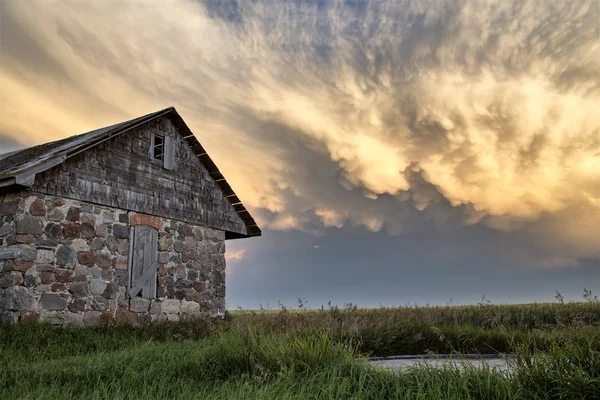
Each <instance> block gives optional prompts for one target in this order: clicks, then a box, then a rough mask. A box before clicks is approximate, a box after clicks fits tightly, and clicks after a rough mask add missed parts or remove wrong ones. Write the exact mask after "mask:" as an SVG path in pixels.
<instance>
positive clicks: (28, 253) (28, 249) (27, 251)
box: [19, 246, 38, 261]
mask: <svg viewBox="0 0 600 400" xmlns="http://www.w3.org/2000/svg"><path fill="white" fill-rule="evenodd" d="M37 253H38V249H36V248H35V247H33V246H21V255H20V256H19V259H20V260H23V261H35V259H36V258H37Z"/></svg>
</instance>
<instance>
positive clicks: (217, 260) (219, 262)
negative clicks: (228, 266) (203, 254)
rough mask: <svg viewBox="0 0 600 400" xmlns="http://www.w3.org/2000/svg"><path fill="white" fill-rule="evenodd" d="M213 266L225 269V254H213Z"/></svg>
mask: <svg viewBox="0 0 600 400" xmlns="http://www.w3.org/2000/svg"><path fill="white" fill-rule="evenodd" d="M212 263H213V266H214V267H215V268H217V269H220V270H224V269H225V255H224V254H213V256H212Z"/></svg>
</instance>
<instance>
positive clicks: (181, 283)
mask: <svg viewBox="0 0 600 400" xmlns="http://www.w3.org/2000/svg"><path fill="white" fill-rule="evenodd" d="M175 287H176V288H177V289H181V288H191V287H192V281H188V280H187V279H183V278H178V279H177V280H176V281H175Z"/></svg>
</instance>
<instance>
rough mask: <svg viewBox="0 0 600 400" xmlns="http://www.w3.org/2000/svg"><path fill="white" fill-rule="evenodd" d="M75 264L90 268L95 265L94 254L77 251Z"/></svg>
mask: <svg viewBox="0 0 600 400" xmlns="http://www.w3.org/2000/svg"><path fill="white" fill-rule="evenodd" d="M77 262H78V263H79V264H81V265H85V266H88V267H91V266H93V265H94V264H95V263H96V257H94V253H92V252H90V251H78V252H77Z"/></svg>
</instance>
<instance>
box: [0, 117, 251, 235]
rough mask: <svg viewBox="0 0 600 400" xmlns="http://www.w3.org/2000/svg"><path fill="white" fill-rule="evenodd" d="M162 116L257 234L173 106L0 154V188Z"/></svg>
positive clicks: (27, 181)
mask: <svg viewBox="0 0 600 400" xmlns="http://www.w3.org/2000/svg"><path fill="white" fill-rule="evenodd" d="M162 116H167V117H168V118H169V119H170V120H171V122H172V123H173V125H174V126H175V127H176V128H177V129H178V131H179V133H180V134H181V135H182V137H183V139H184V140H185V141H186V142H187V144H188V145H189V146H190V147H191V148H192V150H193V151H194V153H195V154H196V156H197V157H198V159H199V160H200V162H201V163H202V164H203V165H204V167H205V168H206V169H207V170H208V172H209V174H210V176H211V177H212V178H213V179H214V180H215V181H216V183H217V184H218V185H219V187H220V188H221V190H222V191H223V193H224V196H225V197H227V199H228V201H229V202H230V204H231V205H232V207H234V208H235V210H236V212H237V213H238V215H239V216H240V218H242V220H243V221H244V223H245V224H246V227H247V231H248V236H259V235H260V234H261V231H260V228H258V226H257V225H256V222H255V221H254V219H253V218H252V217H251V216H250V213H249V212H248V211H247V210H246V208H245V207H244V206H243V204H242V202H241V201H240V199H239V198H238V197H237V196H236V194H235V193H234V192H233V189H231V186H229V184H228V183H227V181H226V180H225V177H224V176H223V174H222V173H221V172H220V171H219V169H218V168H217V166H216V165H215V163H214V162H213V161H212V159H211V158H210V157H209V156H208V154H207V152H206V151H205V150H204V148H203V147H202V145H201V144H200V142H199V141H198V140H197V139H196V137H195V136H194V134H193V133H192V131H191V130H190V129H189V127H188V126H187V124H186V123H185V122H184V121H183V119H182V118H181V116H180V115H179V113H178V112H177V110H176V109H175V107H173V106H170V107H167V108H164V109H162V110H159V111H155V112H153V113H149V114H146V115H143V116H141V117H137V118H133V119H130V120H127V121H123V122H119V123H116V124H113V125H109V126H106V127H104V128H99V129H96V130H93V131H89V132H86V133H82V134H79V135H74V136H70V137H67V138H64V139H59V140H56V141H52V142H47V143H43V144H40V145H36V146H32V147H28V148H25V149H21V150H17V151H13V152H10V153H5V154H0V191H3V192H7V191H10V190H12V189H11V188H13V187H15V186H16V188H26V187H29V186H31V185H33V183H34V181H35V176H36V175H37V174H38V173H40V172H43V171H46V170H48V169H50V168H52V167H54V166H56V165H59V164H61V163H63V162H64V161H65V160H66V159H68V158H69V157H72V156H73V155H75V154H79V153H81V152H84V151H86V150H89V149H91V148H93V147H95V146H96V145H98V144H100V143H103V142H104V141H106V140H109V139H110V138H112V137H114V136H116V135H120V134H122V133H124V132H127V131H129V130H130V129H133V128H135V127H137V126H139V125H142V124H145V123H147V122H149V121H152V120H154V119H156V118H160V117H162Z"/></svg>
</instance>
